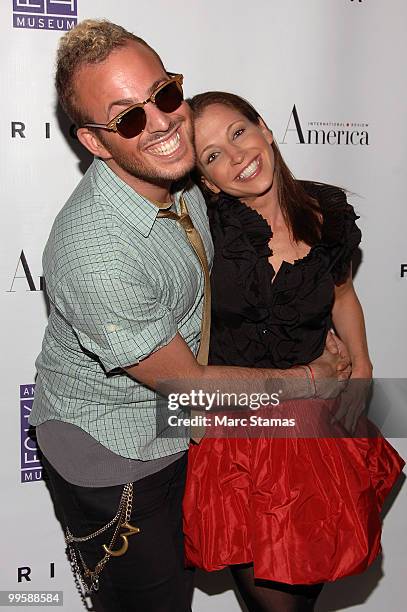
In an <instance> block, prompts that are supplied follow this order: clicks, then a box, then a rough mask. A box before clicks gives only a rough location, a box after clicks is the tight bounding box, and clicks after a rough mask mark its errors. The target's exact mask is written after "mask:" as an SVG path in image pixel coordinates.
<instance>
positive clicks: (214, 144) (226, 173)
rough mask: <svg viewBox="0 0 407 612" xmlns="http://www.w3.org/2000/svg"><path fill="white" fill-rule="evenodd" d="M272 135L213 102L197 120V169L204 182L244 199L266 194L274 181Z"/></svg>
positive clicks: (262, 126)
mask: <svg viewBox="0 0 407 612" xmlns="http://www.w3.org/2000/svg"><path fill="white" fill-rule="evenodd" d="M272 142H273V135H272V133H271V132H270V130H269V129H268V128H267V127H266V125H265V124H264V123H263V122H262V121H261V120H260V123H258V124H257V123H252V122H251V121H249V119H247V118H246V117H245V116H244V115H242V114H241V113H240V112H239V111H238V110H235V109H233V108H230V107H229V106H226V105H224V104H211V105H210V106H208V107H207V108H206V109H205V110H204V111H203V113H202V114H201V115H200V116H199V117H198V118H197V119H196V120H195V147H196V153H197V162H198V168H199V170H200V172H201V173H202V176H203V181H204V182H205V184H206V185H207V186H208V187H209V189H211V190H212V191H214V192H215V193H218V192H219V191H225V192H226V193H228V194H230V195H233V196H236V197H238V198H241V199H242V200H245V199H252V198H256V197H258V196H260V195H263V194H265V193H266V192H267V191H268V190H269V189H270V188H271V186H272V184H273V174H274V152H273V149H272V147H271V146H270V145H271V143H272Z"/></svg>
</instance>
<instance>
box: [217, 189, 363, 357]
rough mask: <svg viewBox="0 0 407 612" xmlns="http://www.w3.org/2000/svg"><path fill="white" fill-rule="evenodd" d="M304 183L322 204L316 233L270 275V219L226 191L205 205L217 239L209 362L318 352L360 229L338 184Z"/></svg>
mask: <svg viewBox="0 0 407 612" xmlns="http://www.w3.org/2000/svg"><path fill="white" fill-rule="evenodd" d="M303 185H304V187H305V189H306V191H307V193H308V194H309V195H311V196H312V197H313V198H315V199H316V200H317V201H318V203H319V206H320V210H321V213H322V217H323V223H322V233H321V239H320V242H318V244H316V245H314V246H313V247H312V248H311V250H310V252H309V254H308V255H306V256H305V257H304V258H303V259H299V260H297V261H296V262H295V263H294V264H290V263H287V262H283V263H282V265H281V268H280V269H279V271H278V273H277V275H276V277H275V278H274V276H275V273H274V270H273V267H272V266H271V264H270V263H269V261H268V257H269V256H270V255H271V250H270V248H269V246H268V242H269V240H270V238H271V236H272V230H271V228H270V226H269V225H268V223H267V221H266V220H265V219H264V218H263V217H262V216H261V215H259V214H258V213H257V212H256V211H255V210H253V209H252V208H249V207H248V206H246V205H245V204H243V203H241V202H240V201H239V200H237V199H236V198H233V197H231V196H228V195H226V194H221V195H220V197H219V199H218V201H217V203H216V206H210V207H208V216H209V222H210V227H211V232H212V238H213V241H214V246H215V258H214V262H213V268H212V274H211V284H212V326H211V342H210V355H209V363H211V364H217V365H236V366H246V367H258V368H261V367H276V368H288V367H291V366H293V365H297V364H301V363H309V362H310V361H312V360H314V359H316V358H317V357H319V356H320V355H321V353H322V352H323V349H324V346H325V339H326V335H327V333H328V330H329V328H330V327H331V310H332V304H333V298H334V287H335V284H340V283H341V282H343V281H344V280H345V278H346V277H347V275H348V272H349V267H350V263H351V258H352V255H353V253H354V251H355V250H356V248H357V246H358V244H359V242H360V239H361V232H360V230H359V228H358V227H357V225H356V223H355V221H356V219H358V217H357V216H356V215H355V212H354V210H353V208H352V206H351V205H350V204H348V203H347V201H346V196H345V193H344V192H343V191H342V190H341V189H338V188H337V187H331V186H329V185H322V184H318V183H309V182H304V183H303ZM272 281H273V282H272Z"/></svg>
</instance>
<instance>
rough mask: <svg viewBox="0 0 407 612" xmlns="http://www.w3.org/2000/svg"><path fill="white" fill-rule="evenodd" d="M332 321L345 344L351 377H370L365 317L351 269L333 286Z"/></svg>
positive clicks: (370, 366) (371, 367) (370, 365)
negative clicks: (339, 283)
mask: <svg viewBox="0 0 407 612" xmlns="http://www.w3.org/2000/svg"><path fill="white" fill-rule="evenodd" d="M332 321H333V324H334V327H335V329H336V331H337V333H338V336H339V337H340V338H341V339H342V340H343V342H344V343H345V344H346V346H347V348H348V351H349V354H350V358H351V363H352V376H351V377H352V378H371V377H372V370H373V366H372V363H371V361H370V358H369V351H368V347H367V339H366V328H365V318H364V316H363V310H362V306H361V305H360V302H359V300H358V297H357V295H356V291H355V288H354V286H353V282H352V271H351V272H350V274H349V276H348V278H347V279H346V281H345V282H344V283H343V284H342V285H339V286H337V287H335V301H334V305H333V308H332Z"/></svg>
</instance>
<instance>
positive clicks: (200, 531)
mask: <svg viewBox="0 0 407 612" xmlns="http://www.w3.org/2000/svg"><path fill="white" fill-rule="evenodd" d="M403 465H404V461H403V459H402V458H401V457H400V456H399V455H398V453H397V452H396V451H395V449H394V448H393V447H392V446H391V445H390V444H389V443H388V442H387V441H386V440H385V439H384V438H383V437H382V436H381V434H380V433H379V432H377V437H367V438H359V437H358V438H341V437H339V438H308V439H307V438H300V439H298V438H272V439H265V438H249V437H246V438H238V439H236V438H217V439H213V438H204V439H203V440H202V441H201V443H200V444H199V445H195V444H193V445H191V447H190V449H189V456H188V477H187V486H186V493H185V498H184V532H185V553H186V561H187V564H188V565H192V566H195V567H200V568H203V569H205V570H207V571H214V570H220V569H223V568H224V567H226V566H228V565H234V564H239V563H253V564H254V575H255V577H256V578H261V579H265V580H275V581H278V582H285V583H289V584H313V583H318V582H328V581H333V580H337V579H338V578H341V577H344V576H349V575H352V574H357V573H360V572H362V571H364V570H365V569H366V568H367V567H368V566H369V565H370V564H371V563H372V561H373V560H374V559H375V558H376V556H377V555H378V553H379V552H380V536H381V519H380V511H381V508H382V505H383V502H384V499H385V498H386V496H387V494H388V493H389V491H390V489H391V488H392V486H393V484H394V483H395V481H396V479H397V478H398V476H399V475H400V472H401V470H402V468H403Z"/></svg>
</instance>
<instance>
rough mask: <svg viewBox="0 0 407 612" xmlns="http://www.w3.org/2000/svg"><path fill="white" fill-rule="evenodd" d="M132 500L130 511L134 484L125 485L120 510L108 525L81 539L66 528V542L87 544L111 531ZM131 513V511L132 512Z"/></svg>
mask: <svg viewBox="0 0 407 612" xmlns="http://www.w3.org/2000/svg"><path fill="white" fill-rule="evenodd" d="M129 498H130V499H131V503H130V509H131V504H132V502H133V483H132V482H130V483H127V484H125V485H124V487H123V493H122V496H121V498H120V503H119V508H118V510H117V512H116V514H115V516H114V517H113V518H112V520H111V521H110V522H109V523H107V525H104V526H103V527H101V528H100V529H98V530H97V531H95V532H93V533H91V534H90V535H87V536H83V537H81V538H79V537H75V536H73V535H72V533H71V532H70V530H69V527H67V528H66V534H65V541H66V543H67V544H71V542H87V541H88V540H92V539H93V538H96V536H98V535H100V534H101V533H103V532H104V531H106V530H107V529H109V527H112V525H114V524H115V523H117V521H118V519H119V517H120V515H121V513H122V510H123V506H124V504H125V503H126V502H127V506H128V499H129ZM130 512H131V510H130ZM128 520H130V515H129V516H128V514H127V508H126V521H128Z"/></svg>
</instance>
